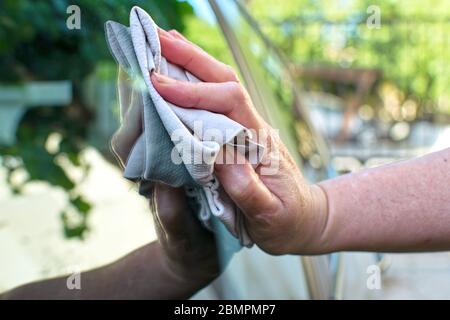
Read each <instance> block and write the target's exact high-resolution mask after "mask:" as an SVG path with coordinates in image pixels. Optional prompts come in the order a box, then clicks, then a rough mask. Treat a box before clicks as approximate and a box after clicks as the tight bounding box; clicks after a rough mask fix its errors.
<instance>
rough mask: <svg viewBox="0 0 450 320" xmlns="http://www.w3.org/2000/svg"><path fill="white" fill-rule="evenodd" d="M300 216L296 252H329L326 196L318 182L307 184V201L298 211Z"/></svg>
mask: <svg viewBox="0 0 450 320" xmlns="http://www.w3.org/2000/svg"><path fill="white" fill-rule="evenodd" d="M300 214H301V215H302V217H301V218H300V221H301V223H302V226H301V229H300V230H302V231H301V232H299V233H298V237H300V239H299V241H297V250H296V252H295V253H296V254H323V253H327V252H329V248H330V245H329V236H328V231H329V230H328V223H329V210H328V198H327V195H326V193H325V191H324V190H323V189H322V187H321V186H320V185H319V184H313V185H310V186H309V197H308V202H307V204H306V206H305V208H304V210H303V212H301V213H300Z"/></svg>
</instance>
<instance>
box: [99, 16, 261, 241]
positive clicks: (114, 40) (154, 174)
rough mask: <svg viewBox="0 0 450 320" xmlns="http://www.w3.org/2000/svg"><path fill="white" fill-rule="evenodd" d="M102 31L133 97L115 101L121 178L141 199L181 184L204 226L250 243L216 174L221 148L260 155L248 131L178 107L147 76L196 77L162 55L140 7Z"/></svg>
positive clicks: (218, 116)
mask: <svg viewBox="0 0 450 320" xmlns="http://www.w3.org/2000/svg"><path fill="white" fill-rule="evenodd" d="M105 29H106V38H107V42H108V45H109V47H110V51H111V53H112V55H113V56H114V58H115V59H116V61H117V63H118V64H119V65H120V67H121V68H122V69H123V70H125V71H126V73H127V74H128V76H129V78H130V84H129V91H130V92H131V93H130V92H128V93H122V96H121V97H120V100H121V103H120V105H121V119H122V125H121V128H120V129H119V132H118V133H119V135H120V139H118V138H117V139H114V138H113V140H112V147H113V151H114V152H115V153H116V155H117V156H118V158H119V159H120V161H121V162H122V165H123V167H124V176H125V177H126V178H128V179H130V180H133V181H136V182H139V183H140V193H141V194H143V195H146V194H147V191H148V189H149V187H151V185H152V183H154V182H163V183H166V184H168V185H171V186H174V187H179V186H184V188H185V191H186V195H187V196H188V198H189V199H191V202H192V203H194V204H195V209H194V210H195V211H197V212H196V213H197V216H198V218H199V219H200V220H201V221H202V222H203V224H204V225H205V226H206V227H207V228H210V229H212V225H213V224H212V223H211V219H212V218H214V217H217V218H218V219H219V220H220V221H221V222H223V224H224V225H225V226H226V228H227V229H228V231H229V232H230V233H231V234H232V235H234V236H235V237H236V238H238V239H239V241H240V243H241V245H244V246H251V245H252V241H251V239H250V238H249V236H248V233H247V231H246V229H245V225H244V219H243V216H242V213H241V212H240V211H239V209H238V207H237V206H236V205H235V204H234V203H233V202H232V201H231V200H230V198H229V197H228V196H227V194H226V193H225V192H224V190H223V189H222V188H221V186H220V184H219V182H218V180H217V179H216V178H215V176H214V173H213V170H214V162H215V161H216V158H217V154H218V152H219V151H220V149H221V147H222V146H223V145H225V144H228V145H230V146H233V147H234V148H235V150H237V151H238V152H241V153H243V154H245V155H246V156H247V157H248V155H251V156H252V157H253V159H251V160H252V161H251V162H252V163H255V164H257V163H259V161H260V158H261V157H262V155H263V151H264V150H263V148H262V147H261V145H259V144H257V143H255V142H254V141H252V139H251V134H250V132H249V131H248V130H247V129H246V128H245V127H243V126H242V125H240V124H239V123H237V122H235V121H233V120H231V119H229V118H228V117H226V116H224V115H221V114H217V113H213V112H209V111H205V110H198V109H186V108H181V107H177V106H175V105H173V104H171V103H169V102H167V101H165V100H164V99H163V98H162V97H161V96H160V95H159V94H158V92H157V91H156V89H155V88H154V87H153V84H152V82H151V79H150V73H151V72H152V71H156V72H159V73H161V74H164V75H167V76H169V77H171V78H174V79H178V80H182V81H192V82H199V81H200V80H199V79H198V78H196V77H195V76H194V75H192V74H191V73H189V72H187V71H186V70H183V69H181V68H180V67H178V66H176V65H173V64H171V63H169V62H168V61H167V60H166V59H165V58H164V57H163V56H162V55H161V48H160V43H159V37H158V32H157V26H156V25H155V23H154V22H153V20H152V19H151V18H150V16H149V15H148V14H147V13H146V12H145V11H144V10H142V9H141V8H139V7H133V8H132V9H131V12H130V27H125V26H124V25H121V24H119V23H116V22H113V21H108V22H107V23H106V24H105ZM199 126H201V130H198V127H199ZM211 132H214V134H211Z"/></svg>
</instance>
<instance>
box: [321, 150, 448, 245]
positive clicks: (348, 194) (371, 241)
mask: <svg viewBox="0 0 450 320" xmlns="http://www.w3.org/2000/svg"><path fill="white" fill-rule="evenodd" d="M449 185H450V149H447V150H444V151H441V152H437V153H433V154H430V155H427V156H424V157H421V158H418V159H414V160H409V161H403V162H398V163H394V164H391V165H387V166H383V167H379V168H374V169H367V170H364V171H361V172H359V173H355V174H350V175H345V176H341V177H338V178H336V179H331V180H328V181H324V182H322V183H320V184H319V186H320V187H321V188H322V190H323V191H324V193H325V196H326V198H327V200H328V201H327V202H328V210H327V218H326V219H325V221H326V223H325V224H324V227H323V230H322V232H321V239H320V243H321V245H322V251H325V252H330V251H340V250H364V251H385V252H386V251H394V252H395V251H429V250H449V249H450V187H449Z"/></svg>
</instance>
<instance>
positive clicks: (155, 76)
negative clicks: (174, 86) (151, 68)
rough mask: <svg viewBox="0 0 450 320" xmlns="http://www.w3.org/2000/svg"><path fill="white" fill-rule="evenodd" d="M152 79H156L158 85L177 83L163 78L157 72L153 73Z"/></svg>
mask: <svg viewBox="0 0 450 320" xmlns="http://www.w3.org/2000/svg"><path fill="white" fill-rule="evenodd" d="M152 78H154V79H155V80H156V81H157V82H158V83H161V84H170V83H173V82H175V80H174V79H172V78H169V77H166V76H163V75H162V74H159V73H157V72H153V73H152Z"/></svg>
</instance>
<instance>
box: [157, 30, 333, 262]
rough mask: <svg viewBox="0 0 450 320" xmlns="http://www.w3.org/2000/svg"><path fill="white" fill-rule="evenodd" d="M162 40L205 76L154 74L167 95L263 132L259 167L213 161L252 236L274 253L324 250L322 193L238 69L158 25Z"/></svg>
mask: <svg viewBox="0 0 450 320" xmlns="http://www.w3.org/2000/svg"><path fill="white" fill-rule="evenodd" d="M160 42H161V49H162V54H163V56H165V57H166V59H167V60H168V61H170V62H171V63H174V64H177V65H180V66H181V67H183V68H184V69H186V70H188V71H190V72H191V73H192V74H194V75H195V76H197V77H198V78H199V79H201V80H203V81H204V82H201V83H191V82H184V81H177V80H174V79H171V78H168V77H166V76H163V75H160V74H156V73H154V74H153V75H152V82H153V84H154V86H155V88H156V89H157V91H158V92H159V94H160V95H161V96H162V97H163V98H164V99H166V100H167V101H169V102H171V103H173V104H175V105H178V106H181V107H185V108H198V109H205V110H209V111H212V112H216V113H222V114H224V115H226V116H228V117H229V118H231V119H233V120H235V121H237V122H239V123H241V124H242V125H244V126H245V127H247V128H251V129H254V130H256V132H257V133H258V135H259V138H261V137H263V136H264V141H261V139H259V142H262V143H264V144H265V146H266V155H265V158H264V159H263V162H262V163H261V164H260V165H259V166H258V168H256V170H255V169H253V167H252V166H251V164H250V163H248V162H247V161H243V162H244V163H243V164H237V163H242V162H239V161H236V162H234V163H231V164H227V163H226V164H221V165H219V164H216V166H215V173H216V175H217V177H218V178H219V180H220V182H221V184H222V186H223V187H224V189H225V191H226V192H227V193H228V195H229V196H230V197H231V198H232V199H233V201H234V202H235V203H236V204H237V205H238V206H239V207H240V208H241V210H242V211H243V213H244V215H245V219H246V226H247V229H248V231H249V234H250V236H251V238H252V240H253V241H254V242H255V243H256V244H258V246H259V247H261V248H262V249H263V250H265V251H267V252H268V253H271V254H287V253H320V252H322V251H324V249H325V242H326V240H325V239H323V237H322V234H323V231H324V230H325V227H326V222H327V206H326V197H325V195H324V192H323V191H322V190H321V188H320V187H318V186H310V185H308V184H307V183H306V182H305V180H304V178H303V176H302V174H301V173H300V171H299V169H298V168H297V166H296V164H295V162H294V160H293V159H292V157H291V156H290V155H289V153H288V151H287V149H286V147H285V146H284V145H283V143H282V142H281V140H280V139H279V137H278V136H277V135H276V134H275V131H274V130H273V129H272V128H271V127H270V126H269V125H268V124H267V123H266V122H265V121H264V120H263V119H262V118H261V116H260V115H259V114H258V113H257V111H256V109H255V108H254V106H253V104H252V101H251V99H250V97H249V95H248V93H247V91H246V90H245V88H244V87H243V86H242V85H241V84H240V83H239V80H238V77H237V75H236V73H235V72H234V71H233V70H232V68H231V67H229V66H227V65H225V64H223V63H222V62H219V61H217V60H215V59H214V58H213V57H211V56H209V55H208V54H207V53H206V52H204V51H203V50H202V49H200V48H199V47H197V46H196V45H194V44H192V43H190V42H189V41H188V40H186V39H185V38H184V37H183V36H181V35H180V34H179V33H178V32H176V31H169V32H167V31H164V30H160ZM225 152H227V151H226V150H225ZM236 157H239V155H236ZM235 160H236V159H235ZM240 160H245V159H240ZM274 168H275V169H276V170H275V171H274Z"/></svg>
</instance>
